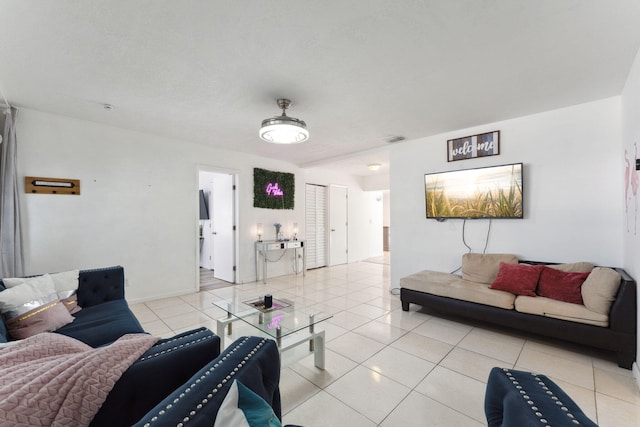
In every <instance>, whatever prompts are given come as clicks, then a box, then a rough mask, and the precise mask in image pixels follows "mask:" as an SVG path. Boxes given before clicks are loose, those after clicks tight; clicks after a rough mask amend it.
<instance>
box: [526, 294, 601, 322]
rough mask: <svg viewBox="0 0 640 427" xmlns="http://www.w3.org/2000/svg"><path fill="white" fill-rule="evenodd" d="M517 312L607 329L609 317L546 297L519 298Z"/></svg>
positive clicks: (578, 305) (580, 306)
mask: <svg viewBox="0 0 640 427" xmlns="http://www.w3.org/2000/svg"><path fill="white" fill-rule="evenodd" d="M515 306H516V311H519V312H521V313H529V314H537V315H539V316H547V317H553V318H555V319H561V320H569V321H572V322H579V323H586V324H587V325H595V326H602V327H605V328H606V327H607V326H608V325H609V317H608V316H606V315H604V314H601V313H596V312H594V311H591V310H589V309H588V308H587V307H585V306H584V305H580V304H571V303H568V302H562V301H558V300H554V299H550V298H545V297H527V296H522V295H521V296H518V297H517V298H516V301H515Z"/></svg>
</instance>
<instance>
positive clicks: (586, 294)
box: [580, 267, 621, 315]
mask: <svg viewBox="0 0 640 427" xmlns="http://www.w3.org/2000/svg"><path fill="white" fill-rule="evenodd" d="M620 279H621V278H620V274H619V273H618V272H617V271H615V270H612V269H610V268H604V267H596V268H594V269H593V270H592V271H591V273H590V274H589V277H587V280H585V281H584V283H583V284H582V288H581V289H580V291H581V292H582V300H583V301H584V305H585V307H587V308H588V309H589V310H591V311H595V312H596V313H601V314H607V315H608V314H609V309H610V308H611V304H613V301H615V299H616V294H617V293H618V288H619V287H620Z"/></svg>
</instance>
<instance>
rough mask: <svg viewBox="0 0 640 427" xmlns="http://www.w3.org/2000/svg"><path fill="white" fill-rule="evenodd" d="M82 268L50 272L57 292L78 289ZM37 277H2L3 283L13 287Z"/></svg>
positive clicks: (7, 286)
mask: <svg viewBox="0 0 640 427" xmlns="http://www.w3.org/2000/svg"><path fill="white" fill-rule="evenodd" d="M79 274H80V270H70V271H63V272H62V273H53V274H48V275H49V276H51V279H53V285H54V287H55V290H56V292H65V291H75V290H77V289H78V276H79ZM37 277H41V276H36V277H29V278H26V277H11V278H7V279H2V283H4V286H5V287H6V288H13V287H15V286H18V285H21V284H23V283H25V282H27V281H29V280H32V279H36V278H37Z"/></svg>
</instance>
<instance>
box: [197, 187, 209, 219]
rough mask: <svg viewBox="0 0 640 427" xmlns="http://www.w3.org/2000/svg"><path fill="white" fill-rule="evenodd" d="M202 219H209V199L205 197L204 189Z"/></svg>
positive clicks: (201, 205) (201, 209) (201, 195)
mask: <svg viewBox="0 0 640 427" xmlns="http://www.w3.org/2000/svg"><path fill="white" fill-rule="evenodd" d="M199 199H200V219H209V207H208V206H207V199H206V198H205V197H204V190H200V197H199Z"/></svg>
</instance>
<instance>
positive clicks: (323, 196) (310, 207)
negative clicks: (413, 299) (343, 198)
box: [305, 184, 327, 268]
mask: <svg viewBox="0 0 640 427" xmlns="http://www.w3.org/2000/svg"><path fill="white" fill-rule="evenodd" d="M305 212H306V214H305V215H306V219H305V222H306V224H305V230H306V242H305V252H306V256H307V268H318V267H324V266H326V265H327V187H325V186H323V185H315V184H307V185H306V191H305Z"/></svg>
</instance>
